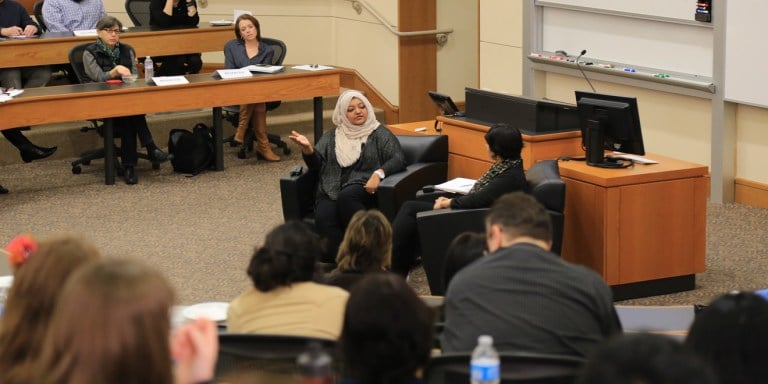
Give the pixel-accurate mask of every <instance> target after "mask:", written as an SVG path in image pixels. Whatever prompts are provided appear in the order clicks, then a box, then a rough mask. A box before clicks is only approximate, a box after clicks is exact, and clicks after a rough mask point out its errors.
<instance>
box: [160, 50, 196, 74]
mask: <svg viewBox="0 0 768 384" xmlns="http://www.w3.org/2000/svg"><path fill="white" fill-rule="evenodd" d="M157 61H158V62H162V65H160V68H158V70H157V75H158V76H181V75H186V74H188V73H199V72H200V70H201V69H202V68H203V59H202V56H201V55H200V54H199V53H191V54H188V55H173V56H162V57H158V58H157Z"/></svg>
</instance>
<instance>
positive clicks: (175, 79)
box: [152, 76, 189, 87]
mask: <svg viewBox="0 0 768 384" xmlns="http://www.w3.org/2000/svg"><path fill="white" fill-rule="evenodd" d="M152 82H153V83H155V85H157V86H160V87H162V86H165V85H179V84H189V80H187V78H186V77H184V76H154V77H152Z"/></svg>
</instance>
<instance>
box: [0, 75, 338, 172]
mask: <svg viewBox="0 0 768 384" xmlns="http://www.w3.org/2000/svg"><path fill="white" fill-rule="evenodd" d="M348 71H349V70H345V69H331V70H325V71H302V70H296V69H291V68H287V69H286V70H285V71H284V72H280V73H277V74H256V75H254V77H252V78H246V79H231V80H221V79H218V78H216V77H215V75H212V74H197V75H188V76H187V79H188V80H189V84H183V85H173V86H163V87H159V86H155V85H147V84H146V83H145V82H144V80H138V81H137V82H136V83H134V84H122V85H109V84H106V83H90V84H78V85H62V86H56V87H43V88H30V89H27V90H25V91H24V93H22V94H21V95H19V96H17V97H16V98H15V99H13V100H11V101H8V102H5V103H2V104H0V114H1V115H2V119H0V129H8V128H14V127H21V126H28V125H40V124H50V123H58V122H65V121H77V120H89V119H100V118H109V117H118V116H129V115H138V114H146V113H157V112H172V111H183V110H191V109H198V108H209V107H213V123H214V129H215V138H214V139H215V141H214V151H215V159H216V160H215V165H216V169H217V170H222V169H223V168H224V158H223V151H222V128H221V120H222V119H221V107H222V106H227V105H238V104H244V103H260V102H266V101H272V100H290V99H308V98H313V102H314V105H313V112H314V120H315V121H314V133H315V140H317V139H318V138H319V137H320V136H322V133H323V122H322V118H323V116H322V114H323V111H322V96H332V95H338V94H339V92H340V83H341V77H342V76H343V75H344V74H345V73H347V72H348ZM104 133H105V134H104V147H105V149H106V151H107V154H106V156H105V164H104V168H105V182H106V184H114V182H115V169H114V168H115V167H114V151H113V144H112V142H113V140H114V137H113V132H112V127H111V125H107V129H105V132H104Z"/></svg>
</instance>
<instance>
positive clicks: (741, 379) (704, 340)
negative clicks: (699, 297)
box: [685, 292, 768, 384]
mask: <svg viewBox="0 0 768 384" xmlns="http://www.w3.org/2000/svg"><path fill="white" fill-rule="evenodd" d="M767 325H768V302H767V301H765V299H763V298H762V297H760V296H758V295H756V294H754V293H751V292H734V293H729V294H726V295H723V296H720V297H719V298H717V299H715V300H714V301H713V302H712V303H711V304H710V305H709V306H708V307H706V308H705V309H704V310H702V311H701V312H699V313H698V314H697V315H696V319H695V320H694V322H693V325H691V329H690V331H689V332H688V338H687V339H686V341H685V343H686V344H687V345H688V346H690V347H691V348H692V349H693V350H694V351H695V352H696V353H697V354H698V355H699V356H701V358H702V359H704V361H705V362H706V363H707V364H709V365H710V366H711V367H712V368H713V370H714V371H715V373H716V374H717V375H718V377H719V378H720V382H722V383H738V384H752V383H764V382H765V380H768V365H767V364H766V358H768V326H767Z"/></svg>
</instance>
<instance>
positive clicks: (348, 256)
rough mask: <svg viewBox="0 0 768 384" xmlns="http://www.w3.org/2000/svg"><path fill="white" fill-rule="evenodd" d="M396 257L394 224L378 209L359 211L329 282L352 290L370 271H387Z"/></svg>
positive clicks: (350, 222)
mask: <svg viewBox="0 0 768 384" xmlns="http://www.w3.org/2000/svg"><path fill="white" fill-rule="evenodd" d="M391 259H392V227H391V226H390V225H389V220H387V218H386V217H385V216H384V214H383V213H381V212H380V211H378V210H375V209H372V210H369V211H358V212H357V213H355V214H354V215H353V216H352V220H350V221H349V225H348V226H347V231H346V232H345V233H344V240H342V241H341V246H340V247H339V254H338V255H337V256H336V269H334V270H333V271H331V272H330V273H329V274H328V275H326V278H325V282H326V284H329V285H335V286H337V287H341V288H344V289H346V290H349V289H350V288H351V287H352V285H354V284H355V283H356V282H357V281H358V280H360V279H361V278H362V277H363V276H364V275H365V274H367V273H376V272H382V271H385V270H386V269H387V268H389V264H390V262H391Z"/></svg>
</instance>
